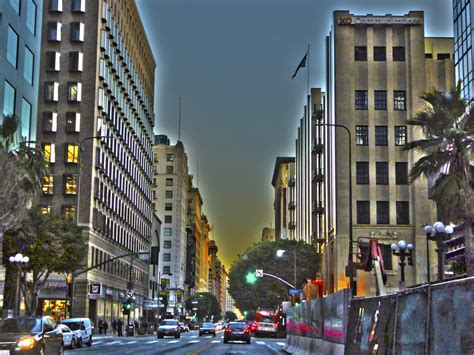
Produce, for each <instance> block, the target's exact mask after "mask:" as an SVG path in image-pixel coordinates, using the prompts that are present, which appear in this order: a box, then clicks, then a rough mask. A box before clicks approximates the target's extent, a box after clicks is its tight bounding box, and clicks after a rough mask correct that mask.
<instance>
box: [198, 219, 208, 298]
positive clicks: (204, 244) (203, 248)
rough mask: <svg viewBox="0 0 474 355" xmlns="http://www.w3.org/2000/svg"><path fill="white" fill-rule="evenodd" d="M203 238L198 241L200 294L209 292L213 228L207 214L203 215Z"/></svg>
mask: <svg viewBox="0 0 474 355" xmlns="http://www.w3.org/2000/svg"><path fill="white" fill-rule="evenodd" d="M201 233H202V234H201V238H200V239H198V243H199V247H198V249H199V256H198V257H197V260H198V261H199V292H207V290H208V279H209V264H210V254H209V241H210V233H211V226H210V224H209V221H208V219H207V216H206V215H205V214H202V215H201Z"/></svg>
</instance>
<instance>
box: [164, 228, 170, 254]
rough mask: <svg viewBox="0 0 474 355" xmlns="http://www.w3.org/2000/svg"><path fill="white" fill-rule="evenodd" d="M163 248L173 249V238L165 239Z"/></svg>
mask: <svg viewBox="0 0 474 355" xmlns="http://www.w3.org/2000/svg"><path fill="white" fill-rule="evenodd" d="M168 229H170V235H171V228H168ZM163 249H171V240H165V241H163Z"/></svg>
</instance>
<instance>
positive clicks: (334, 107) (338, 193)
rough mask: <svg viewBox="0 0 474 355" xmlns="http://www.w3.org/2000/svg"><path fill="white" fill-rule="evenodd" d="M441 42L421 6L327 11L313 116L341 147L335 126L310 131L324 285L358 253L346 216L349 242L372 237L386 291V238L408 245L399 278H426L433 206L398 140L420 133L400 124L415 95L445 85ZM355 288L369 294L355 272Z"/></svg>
mask: <svg viewBox="0 0 474 355" xmlns="http://www.w3.org/2000/svg"><path fill="white" fill-rule="evenodd" d="M450 41H451V40H450V39H444V38H441V39H438V38H427V39H425V36H424V15H423V12H414V11H412V12H410V13H408V14H407V15H404V16H392V15H385V16H372V15H367V16H355V15H353V14H351V13H349V12H348V11H335V12H334V14H333V25H332V28H331V32H330V34H329V36H328V38H327V69H326V70H327V85H326V87H327V100H326V101H327V107H326V114H325V115H324V117H321V118H320V121H321V122H323V123H328V124H337V125H343V126H345V127H347V129H348V130H349V132H350V138H351V139H350V142H351V145H350V146H349V139H348V138H349V137H348V134H347V132H346V131H345V129H343V127H337V128H333V127H327V126H326V127H324V129H323V130H322V131H321V132H320V133H321V135H320V138H321V141H322V143H323V145H324V152H323V161H324V170H323V172H324V177H323V178H324V191H323V193H322V194H321V196H322V198H326V199H325V200H323V201H322V202H323V206H322V207H324V213H325V216H324V224H325V225H324V231H325V233H326V235H325V236H324V237H325V240H326V243H325V245H324V268H323V274H324V281H325V285H326V290H327V291H328V292H333V291H336V290H339V289H342V288H345V287H347V286H348V284H349V282H348V280H349V279H348V278H347V277H346V274H345V267H346V265H347V264H348V258H349V250H351V251H352V252H353V253H354V254H355V253H356V252H358V251H359V249H358V248H357V246H356V244H352V245H351V246H349V237H350V223H348V221H349V216H350V213H352V220H353V224H352V227H353V241H354V242H357V240H359V238H365V241H367V238H378V240H379V243H381V244H382V246H381V248H382V253H383V257H384V262H385V268H386V270H387V274H388V282H387V285H386V287H387V289H388V290H389V291H390V290H392V291H393V290H396V289H398V280H399V276H398V263H397V259H396V257H395V256H393V255H392V253H391V250H390V244H391V243H394V242H397V241H399V240H402V239H403V240H405V241H407V242H408V243H413V244H414V245H415V260H414V265H413V267H411V266H408V267H407V269H406V271H407V284H414V283H420V282H424V281H425V280H426V272H427V271H426V267H427V265H426V259H425V256H426V235H425V233H424V232H423V229H422V228H420V225H422V224H424V223H430V221H431V222H432V221H434V220H435V219H436V211H435V209H434V206H433V203H432V202H431V201H429V200H428V182H427V181H426V180H424V179H420V180H417V181H416V182H415V183H413V184H411V185H409V184H408V171H409V169H410V167H411V166H412V165H413V163H414V162H415V161H416V160H417V159H418V158H419V157H420V155H419V153H418V152H413V151H410V152H406V151H404V150H403V146H404V145H405V144H406V143H407V142H408V141H412V140H415V139H420V138H422V132H420V131H419V130H416V129H415V128H413V127H412V126H409V125H407V124H406V120H407V119H408V118H411V117H413V116H414V114H415V113H416V112H418V111H420V110H421V109H422V108H423V106H422V103H421V102H420V100H419V95H420V94H421V93H422V92H424V91H426V90H430V89H432V88H433V87H435V88H436V89H437V90H445V89H447V88H451V87H452V86H453V85H454V63H453V60H452V58H453V56H452V55H453V54H452V44H451V45H450V44H449V42H450ZM433 54H436V55H435V56H434V55H433ZM349 153H352V160H349V159H348V157H349ZM350 172H352V175H350ZM350 186H351V187H352V195H351V194H350V193H349V191H350V190H349V187H350ZM349 201H350V202H351V204H350V203H349ZM432 255H434V254H432ZM354 261H357V260H356V259H355V257H354ZM434 270H436V269H435V263H434V262H433V260H432V261H431V271H432V272H433V271H434ZM357 288H358V295H367V294H374V293H375V280H374V277H373V275H372V274H370V273H368V272H363V271H358V272H357Z"/></svg>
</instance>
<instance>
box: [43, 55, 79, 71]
mask: <svg viewBox="0 0 474 355" xmlns="http://www.w3.org/2000/svg"><path fill="white" fill-rule="evenodd" d="M45 59H46V61H45V69H46V71H55V72H59V71H60V70H61V53H59V52H46V56H45ZM83 69H84V54H83V53H82V52H69V71H70V72H82V71H83Z"/></svg>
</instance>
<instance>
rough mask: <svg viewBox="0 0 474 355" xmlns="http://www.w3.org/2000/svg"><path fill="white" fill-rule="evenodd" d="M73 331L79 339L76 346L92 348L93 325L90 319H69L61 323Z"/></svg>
mask: <svg viewBox="0 0 474 355" xmlns="http://www.w3.org/2000/svg"><path fill="white" fill-rule="evenodd" d="M61 324H65V325H67V326H68V328H69V329H71V330H72V331H73V332H74V333H75V334H76V338H77V342H76V346H77V347H78V348H80V347H81V346H82V345H83V344H86V345H87V346H92V323H91V320H90V319H89V318H69V319H64V320H62V321H61Z"/></svg>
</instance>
